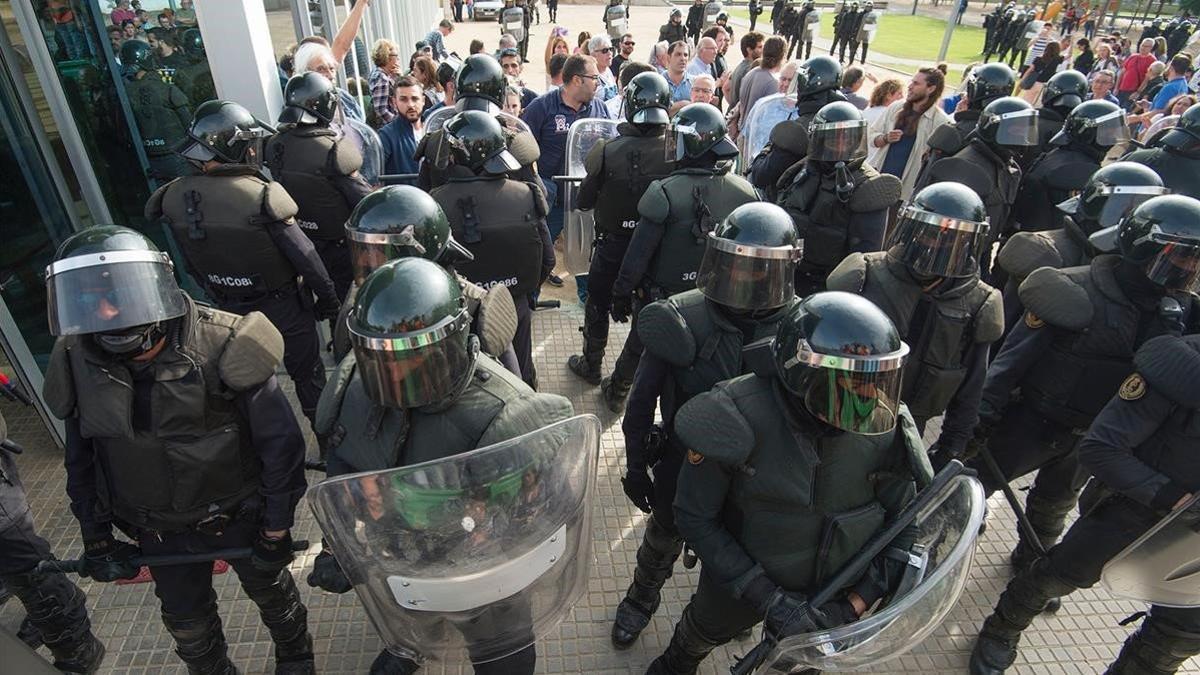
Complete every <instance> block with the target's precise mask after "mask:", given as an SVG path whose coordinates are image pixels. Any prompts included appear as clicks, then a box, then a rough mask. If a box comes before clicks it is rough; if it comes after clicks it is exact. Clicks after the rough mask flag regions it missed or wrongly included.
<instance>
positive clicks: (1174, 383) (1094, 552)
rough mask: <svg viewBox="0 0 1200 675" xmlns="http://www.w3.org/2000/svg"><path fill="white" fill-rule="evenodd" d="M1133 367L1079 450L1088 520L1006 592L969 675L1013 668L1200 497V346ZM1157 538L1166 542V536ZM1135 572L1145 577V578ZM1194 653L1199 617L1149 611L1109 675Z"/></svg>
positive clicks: (1165, 349) (1163, 665) (1155, 669)
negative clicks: (1069, 603) (1130, 551)
mask: <svg viewBox="0 0 1200 675" xmlns="http://www.w3.org/2000/svg"><path fill="white" fill-rule="evenodd" d="M1193 217H1200V212H1198V213H1196V214H1194V215H1193ZM1133 363H1134V367H1135V369H1136V372H1134V373H1133V374H1132V375H1130V376H1129V377H1128V378H1127V379H1126V380H1125V381H1124V382H1123V383H1122V384H1121V388H1120V390H1119V391H1118V393H1117V395H1116V396H1114V397H1113V398H1112V400H1111V401H1109V403H1108V404H1107V405H1106V406H1105V407H1104V409H1103V410H1101V411H1100V414H1099V415H1098V416H1097V417H1096V419H1095V421H1094V422H1093V423H1092V425H1091V428H1090V429H1089V430H1088V432H1087V435H1086V436H1084V438H1083V440H1082V441H1081V442H1080V444H1079V458H1080V462H1081V463H1082V464H1083V466H1084V468H1085V469H1086V470H1087V472H1088V473H1091V474H1094V475H1095V478H1094V479H1093V480H1092V482H1091V483H1090V484H1089V485H1088V488H1087V489H1086V490H1085V491H1084V494H1083V498H1082V500H1081V501H1083V502H1084V503H1086V504H1088V508H1087V510H1086V511H1085V512H1084V515H1083V516H1082V517H1081V518H1080V519H1079V520H1077V521H1075V523H1074V524H1073V525H1072V526H1071V529H1070V530H1068V531H1067V533H1066V535H1064V536H1063V540H1062V541H1061V542H1060V543H1059V544H1058V545H1057V546H1055V547H1054V548H1052V549H1050V550H1049V551H1048V552H1047V555H1046V557H1045V558H1043V559H1041V560H1039V561H1037V562H1036V563H1034V564H1033V566H1032V567H1030V568H1029V569H1028V570H1026V571H1024V572H1022V573H1020V574H1018V575H1017V576H1016V578H1014V579H1013V580H1012V581H1010V582H1009V583H1008V587H1007V588H1006V589H1005V591H1004V594H1003V595H1001V596H1000V601H999V602H998V603H997V604H996V608H995V610H993V612H992V614H991V615H990V616H988V617H987V619H986V620H985V621H984V623H983V628H982V630H981V631H980V633H979V640H978V642H976V643H975V648H974V650H973V651H972V652H971V665H970V667H971V673H973V674H978V675H983V674H997V673H1002V672H1004V671H1005V670H1006V669H1007V668H1008V667H1010V666H1011V665H1012V663H1013V661H1014V660H1015V659H1016V656H1017V643H1018V641H1019V640H1020V638H1021V633H1022V631H1024V629H1026V628H1028V627H1029V624H1030V623H1031V622H1032V621H1033V618H1034V617H1035V616H1037V614H1038V610H1039V609H1040V608H1041V607H1042V605H1044V604H1045V603H1046V601H1047V600H1049V599H1050V598H1054V597H1059V596H1064V595H1067V594H1068V593H1071V592H1073V591H1075V590H1076V589H1079V588H1088V587H1090V586H1092V585H1094V584H1095V583H1096V582H1097V581H1099V580H1100V578H1101V570H1104V568H1105V565H1107V564H1109V562H1110V561H1112V560H1113V559H1114V557H1116V556H1117V555H1118V554H1120V553H1121V552H1122V551H1123V550H1125V549H1126V547H1128V546H1130V545H1131V544H1133V543H1134V541H1135V540H1137V539H1138V538H1139V537H1140V536H1141V535H1143V534H1144V533H1146V532H1147V531H1148V530H1149V529H1150V528H1151V527H1154V526H1155V525H1157V524H1158V523H1159V522H1160V519H1162V518H1163V516H1164V514H1166V513H1167V512H1169V511H1171V510H1172V509H1182V508H1183V507H1184V506H1185V505H1187V504H1188V503H1189V502H1192V498H1193V497H1194V496H1195V495H1196V494H1197V493H1198V491H1200V471H1198V469H1197V467H1198V465H1197V463H1196V461H1195V449H1196V447H1197V446H1200V428H1198V427H1197V426H1196V424H1195V419H1196V416H1197V414H1200V384H1198V383H1200V336H1196V335H1190V336H1187V337H1183V338H1181V337H1175V336H1167V335H1162V336H1159V337H1155V338H1153V339H1151V340H1148V341H1147V342H1146V343H1145V344H1143V345H1142V346H1141V348H1140V349H1138V351H1137V354H1135V356H1134V360H1133ZM1197 519H1200V506H1198V505H1197V504H1196V503H1195V502H1192V504H1191V506H1190V507H1189V508H1188V509H1187V510H1186V511H1184V512H1183V513H1181V514H1180V515H1179V516H1178V520H1179V521H1180V522H1183V523H1194V522H1195V521H1196V520H1197ZM1191 527H1194V525H1191ZM1185 531H1186V530H1185ZM1189 534H1190V535H1191V536H1193V537H1194V536H1195V534H1194V533H1189ZM1158 536H1159V537H1163V536H1166V537H1169V536H1170V532H1169V531H1168V532H1161V533H1160V534H1159V535H1158ZM1167 541H1170V540H1169V539H1168V540H1167ZM1147 544H1148V545H1150V544H1151V543H1150V542H1147ZM1149 555H1151V556H1152V557H1151V559H1150V560H1149V561H1145V562H1142V564H1141V565H1139V567H1142V566H1144V567H1150V565H1149V564H1147V563H1152V562H1154V558H1153V556H1154V554H1149ZM1157 555H1159V556H1162V557H1165V558H1167V560H1166V565H1167V566H1168V569H1171V570H1172V571H1173V570H1174V569H1177V568H1178V566H1179V565H1178V563H1172V561H1171V560H1170V559H1169V556H1170V553H1169V552H1160V553H1158V554H1157ZM1187 562H1190V561H1187ZM1139 571H1144V572H1147V576H1149V573H1148V572H1149V570H1145V569H1144V568H1143V570H1139ZM1104 573H1105V576H1106V577H1107V576H1108V575H1109V574H1111V573H1115V572H1113V571H1112V570H1104ZM1184 583H1187V582H1186V580H1185V581H1184ZM1174 584H1176V585H1178V584H1179V582H1178V581H1175V582H1174ZM1163 586H1165V587H1166V588H1164V590H1163V594H1164V595H1166V596H1167V599H1168V600H1170V599H1171V597H1170V596H1171V594H1172V592H1174V591H1175V588H1172V587H1171V582H1167V583H1164V584H1163ZM1183 590H1185V591H1187V592H1189V593H1188V595H1189V596H1191V597H1188V599H1186V600H1183V602H1182V603H1181V604H1194V600H1193V598H1194V595H1192V594H1193V593H1194V590H1195V587H1194V585H1192V586H1191V587H1190V588H1186V589H1183ZM1185 597H1186V596H1185ZM1198 653H1200V609H1198V608H1196V607H1194V606H1192V607H1166V606H1163V605H1159V604H1152V606H1151V607H1150V611H1149V612H1148V613H1147V614H1146V615H1145V618H1144V619H1143V623H1142V625H1141V627H1140V628H1139V629H1138V630H1137V631H1136V632H1135V633H1133V634H1132V635H1130V636H1129V638H1128V639H1127V640H1126V641H1125V646H1124V647H1123V648H1122V649H1121V653H1120V654H1119V655H1118V656H1117V659H1116V661H1114V662H1113V664H1112V665H1111V666H1109V668H1108V670H1107V671H1106V672H1108V673H1114V674H1115V673H1174V672H1175V671H1176V670H1177V669H1178V668H1179V667H1180V666H1182V665H1183V663H1184V662H1185V661H1186V660H1187V659H1188V658H1189V657H1191V656H1194V655H1196V654H1198Z"/></svg>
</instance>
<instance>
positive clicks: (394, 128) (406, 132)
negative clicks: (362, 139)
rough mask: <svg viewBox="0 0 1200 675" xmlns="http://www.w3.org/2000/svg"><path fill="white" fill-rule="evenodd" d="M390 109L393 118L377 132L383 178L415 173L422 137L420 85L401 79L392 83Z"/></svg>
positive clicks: (422, 106) (423, 105)
mask: <svg viewBox="0 0 1200 675" xmlns="http://www.w3.org/2000/svg"><path fill="white" fill-rule="evenodd" d="M392 107H394V108H395V109H396V117H395V119H393V120H392V121H391V122H388V123H387V124H385V125H384V126H383V128H382V129H380V130H379V142H380V143H382V144H383V171H384V173H387V174H398V173H413V174H415V173H417V169H418V162H417V158H416V154H417V143H419V142H420V140H421V137H422V136H424V135H425V125H424V123H422V122H421V111H422V110H423V109H424V108H425V96H424V95H423V94H422V90H421V85H420V84H418V83H417V81H416V80H414V79H413V78H411V77H409V76H407V75H405V76H404V77H401V78H399V79H397V80H396V87H395V89H393V90H392Z"/></svg>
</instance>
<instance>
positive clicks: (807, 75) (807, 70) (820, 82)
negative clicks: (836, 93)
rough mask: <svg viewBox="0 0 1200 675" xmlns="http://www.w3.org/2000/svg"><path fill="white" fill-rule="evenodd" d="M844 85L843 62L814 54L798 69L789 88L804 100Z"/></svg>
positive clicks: (790, 92) (798, 98) (800, 99)
mask: <svg viewBox="0 0 1200 675" xmlns="http://www.w3.org/2000/svg"><path fill="white" fill-rule="evenodd" d="M841 86H842V64H840V63H838V62H837V61H835V60H833V59H832V58H830V57H828V56H814V57H812V58H811V59H808V60H807V61H805V62H804V63H801V64H800V67H799V68H797V69H796V77H795V78H794V79H793V80H792V84H791V86H790V87H789V89H788V93H789V94H795V95H796V99H797V100H799V101H803V100H806V99H810V98H813V97H815V96H816V95H817V94H820V93H823V92H826V91H831V90H833V89H837V88H839V87H841Z"/></svg>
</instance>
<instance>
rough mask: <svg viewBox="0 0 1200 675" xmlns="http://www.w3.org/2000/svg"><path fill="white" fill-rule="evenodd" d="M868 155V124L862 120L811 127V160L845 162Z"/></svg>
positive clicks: (809, 153)
mask: <svg viewBox="0 0 1200 675" xmlns="http://www.w3.org/2000/svg"><path fill="white" fill-rule="evenodd" d="M866 154H867V123H866V122H865V121H862V120H855V121H845V122H830V123H829V124H813V125H811V126H810V127H809V149H808V155H809V158H810V159H814V160H817V161H823V162H845V161H849V160H851V159H856V158H858V157H865V156H866Z"/></svg>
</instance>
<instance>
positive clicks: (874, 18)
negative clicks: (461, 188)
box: [857, 12, 879, 44]
mask: <svg viewBox="0 0 1200 675" xmlns="http://www.w3.org/2000/svg"><path fill="white" fill-rule="evenodd" d="M877 28H879V12H869V13H868V14H867V15H866V16H864V17H863V20H862V24H861V25H860V26H859V27H858V38H857V39H858V41H859V42H866V43H867V44H870V43H871V41H872V40H874V39H875V30H876V29H877Z"/></svg>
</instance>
